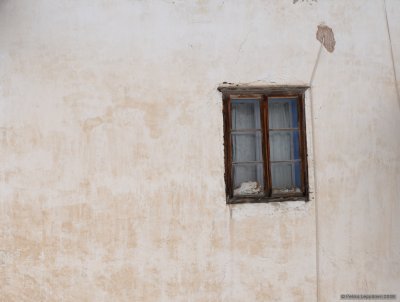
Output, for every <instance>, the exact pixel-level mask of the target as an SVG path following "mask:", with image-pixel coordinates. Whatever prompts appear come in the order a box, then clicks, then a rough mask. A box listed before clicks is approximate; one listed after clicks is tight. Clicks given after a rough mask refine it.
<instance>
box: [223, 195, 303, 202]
mask: <svg viewBox="0 0 400 302" xmlns="http://www.w3.org/2000/svg"><path fill="white" fill-rule="evenodd" d="M290 201H305V202H308V201H309V199H308V196H304V195H303V194H301V195H300V194H285V195H275V196H270V197H266V196H235V197H228V198H227V199H226V203H227V204H240V203H270V202H290Z"/></svg>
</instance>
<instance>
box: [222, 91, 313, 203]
mask: <svg viewBox="0 0 400 302" xmlns="http://www.w3.org/2000/svg"><path fill="white" fill-rule="evenodd" d="M306 89H307V87H297V86H296V87H288V86H285V87H277V86H274V87H270V88H265V87H264V88H263V87H259V88H257V87H252V88H243V87H240V86H234V87H232V86H230V85H228V87H226V86H222V87H220V88H219V90H220V91H221V92H222V93H223V114H224V145H225V183H226V194H227V202H228V203H241V202H269V201H284V200H297V199H301V200H307V199H308V179H307V150H306V132H305V117H304V91H305V90H306Z"/></svg>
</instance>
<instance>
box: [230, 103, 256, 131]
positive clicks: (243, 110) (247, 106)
mask: <svg viewBox="0 0 400 302" xmlns="http://www.w3.org/2000/svg"><path fill="white" fill-rule="evenodd" d="M260 128H261V122H260V102H259V100H257V99H232V130H240V129H260Z"/></svg>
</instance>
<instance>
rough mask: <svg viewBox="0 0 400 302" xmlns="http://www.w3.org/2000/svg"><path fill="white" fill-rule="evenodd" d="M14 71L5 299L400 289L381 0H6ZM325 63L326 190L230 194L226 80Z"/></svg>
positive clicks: (321, 174)
mask: <svg viewBox="0 0 400 302" xmlns="http://www.w3.org/2000/svg"><path fill="white" fill-rule="evenodd" d="M293 2H295V3H293ZM386 7H387V14H388V21H389V26H390V33H391V38H392V47H393V54H394V62H396V64H397V65H396V67H397V71H398V72H399V70H400V66H399V62H400V21H399V20H400V2H399V1H398V0H386ZM322 22H324V23H325V24H326V25H328V26H330V27H331V28H332V29H333V32H334V34H335V39H336V48H335V50H334V52H333V53H328V52H327V51H326V50H325V49H322V51H321V53H320V56H319V59H318V60H317V57H318V51H319V48H320V44H319V42H318V41H317V40H316V38H315V33H316V30H317V26H318V25H319V24H321V23H322ZM316 64H317V65H316ZM0 66H1V68H0V96H1V98H0V105H1V108H0V114H1V115H0V127H1V136H0V137H1V149H0V161H1V162H0V167H1V168H0V181H1V182H0V183H1V186H0V226H1V227H0V230H1V233H0V301H7V302H9V301H18V302H19V301H182V302H186V301H230V302H232V301H307V302H310V301H317V297H319V301H326V302H330V301H338V300H339V298H340V294H347V293H350V294H351V293H364V294H368V293H371V294H381V293H387V294H397V296H398V299H400V285H399V284H400V220H399V219H398V217H399V216H400V134H399V131H400V100H398V98H397V96H396V89H395V81H394V73H393V60H392V57H391V51H390V43H389V37H388V31H387V25H386V17H385V2H384V1H378V0H369V1H365V0H364V1H361V0H360V1H347V0H340V1H339V0H336V1H333V0H332V1H328V0H318V1H311V0H310V1H301V0H300V1H297V2H296V1H293V0H280V1H261V0H260V1H222V0H220V1H217V0H215V1H207V0H202V1H200V0H199V1H183V0H176V1H172V0H171V1H169V0H165V1H161V0H160V1H139V0H137V1H134V0H99V1H91V0H84V1H68V0H58V1H50V0H36V1H28V0H0ZM315 67H316V68H315ZM314 69H315V74H314V78H313V82H312V89H311V91H310V90H309V91H308V92H307V121H308V123H307V127H308V139H309V144H310V145H309V152H310V155H313V158H310V160H309V163H310V167H311V170H310V174H311V186H312V191H313V192H316V194H314V193H312V194H311V197H312V200H311V201H310V202H308V203H301V202H299V203H285V204H257V205H235V206H231V207H229V206H227V205H226V204H225V189H224V178H223V175H224V160H223V131H222V111H221V110H222V106H221V105H222V104H221V95H220V93H219V92H218V91H217V87H218V85H219V84H220V83H222V82H224V81H227V82H233V83H255V84H270V83H274V84H310V81H311V75H312V72H313V70H314ZM399 78H400V75H399V74H398V75H397V79H399ZM397 84H398V85H400V83H397ZM312 138H313V139H312ZM314 168H315V169H314ZM314 171H315V182H314V178H313V177H312V176H313V175H314V174H313V173H314ZM314 184H315V185H316V188H314V187H313V186H314ZM316 206H317V207H316Z"/></svg>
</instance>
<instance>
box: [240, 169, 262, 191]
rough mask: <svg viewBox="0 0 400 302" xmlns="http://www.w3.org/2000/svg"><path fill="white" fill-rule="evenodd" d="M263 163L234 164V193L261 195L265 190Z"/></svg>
mask: <svg viewBox="0 0 400 302" xmlns="http://www.w3.org/2000/svg"><path fill="white" fill-rule="evenodd" d="M263 178H264V171H263V165H262V164H239V165H233V184H234V190H233V195H260V194H262V193H263V191H264V181H263Z"/></svg>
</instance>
